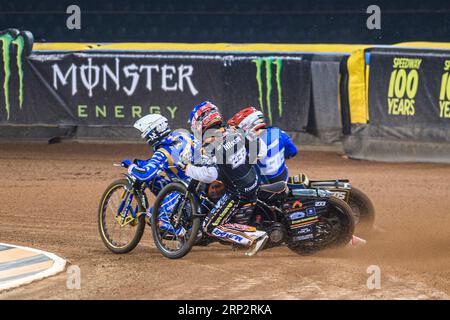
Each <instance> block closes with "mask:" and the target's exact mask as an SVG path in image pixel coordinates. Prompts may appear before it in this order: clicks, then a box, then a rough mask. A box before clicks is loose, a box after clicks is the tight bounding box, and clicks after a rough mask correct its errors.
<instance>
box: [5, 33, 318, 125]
mask: <svg viewBox="0 0 450 320" xmlns="http://www.w3.org/2000/svg"><path fill="white" fill-rule="evenodd" d="M7 41H9V38H8V39H7V40H6V41H5V42H4V44H5V43H6V44H7V45H9V47H11V44H10V43H13V42H12V41H11V42H10V43H9V44H8V42H7ZM8 50H9V51H8ZM8 50H4V58H3V61H4V69H5V72H4V74H3V75H2V76H3V79H4V82H3V83H4V94H3V98H4V100H3V101H2V102H3V104H2V108H1V111H0V119H1V120H0V122H1V123H7V124H50V125H74V126H79V125H80V126H125V127H129V126H131V125H132V124H133V123H134V121H135V120H136V119H138V118H139V117H142V116H143V115H146V114H148V113H160V114H162V115H164V116H166V117H167V118H168V119H169V121H170V122H171V125H172V126H173V127H186V126H187V118H188V114H189V112H190V110H191V109H192V108H193V106H194V105H196V104H198V103H200V102H202V101H203V100H210V101H212V102H214V103H216V104H217V105H218V106H219V107H221V109H222V110H223V112H224V116H225V117H226V118H228V117H231V116H232V115H233V114H234V113H235V112H237V111H238V110H240V109H241V108H243V107H246V106H256V107H259V108H260V109H261V110H262V111H264V113H265V115H266V118H267V122H268V123H269V124H271V125H276V126H279V127H282V128H283V129H285V130H289V131H300V130H303V129H304V128H305V127H306V125H307V120H308V112H309V104H310V103H309V94H310V82H311V79H310V77H311V76H310V63H309V62H308V61H305V60H303V59H302V57H281V56H270V57H267V56H262V57H258V56H239V57H236V56H212V55H189V56H187V55H166V54H165V55H157V54H139V53H113V52H111V53H105V52H101V53H63V52H61V53H44V52H42V53H39V52H36V53H33V54H32V55H31V56H30V57H29V58H28V59H26V60H24V57H23V54H22V55H21V54H20V53H19V51H20V50H14V47H13V48H9V49H8ZM12 60H14V63H12V62H11V61H12ZM16 61H17V62H16ZM13 70H14V72H13Z"/></svg>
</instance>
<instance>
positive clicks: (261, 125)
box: [228, 107, 298, 183]
mask: <svg viewBox="0 0 450 320" xmlns="http://www.w3.org/2000/svg"><path fill="white" fill-rule="evenodd" d="M228 125H230V126H233V127H236V128H239V129H241V130H243V131H244V132H245V134H246V136H247V137H248V138H249V139H256V138H257V137H259V140H261V141H262V142H263V144H264V145H266V149H267V154H266V156H265V157H261V158H259V159H258V160H259V161H258V169H259V172H260V177H261V180H262V183H275V182H278V181H287V180H288V177H289V174H288V168H287V166H286V162H285V159H289V158H292V157H294V156H295V155H296V154H297V152H298V150H297V147H296V146H295V144H294V143H293V142H292V140H291V138H290V137H289V136H288V135H287V133H286V132H284V131H283V130H281V129H279V128H277V127H267V126H266V122H265V118H264V114H263V113H262V112H261V111H259V110H258V109H256V108H254V107H248V108H245V109H242V110H241V111H239V112H238V113H236V114H235V115H234V116H233V117H232V118H231V119H230V120H228Z"/></svg>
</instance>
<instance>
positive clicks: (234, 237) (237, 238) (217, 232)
mask: <svg viewBox="0 0 450 320" xmlns="http://www.w3.org/2000/svg"><path fill="white" fill-rule="evenodd" d="M212 234H213V235H215V236H216V237H219V238H227V239H230V240H233V241H235V242H239V243H241V242H243V241H244V240H247V239H244V237H242V236H240V235H237V234H234V233H231V232H226V231H222V230H219V229H217V228H214V230H213V232H212Z"/></svg>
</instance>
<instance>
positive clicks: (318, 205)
mask: <svg viewBox="0 0 450 320" xmlns="http://www.w3.org/2000/svg"><path fill="white" fill-rule="evenodd" d="M326 204H327V202H326V201H316V203H314V206H315V207H324V206H326Z"/></svg>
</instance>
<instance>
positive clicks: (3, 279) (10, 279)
mask: <svg viewBox="0 0 450 320" xmlns="http://www.w3.org/2000/svg"><path fill="white" fill-rule="evenodd" d="M45 270H47V269H40V270H37V271H31V272H27V273H23V274H19V275H16V276H11V277H7V278H1V279H0V284H3V283H5V282H7V281H13V280H17V279H20V278H25V277H29V276H32V275H35V274H38V273H39V272H42V271H45Z"/></svg>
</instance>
